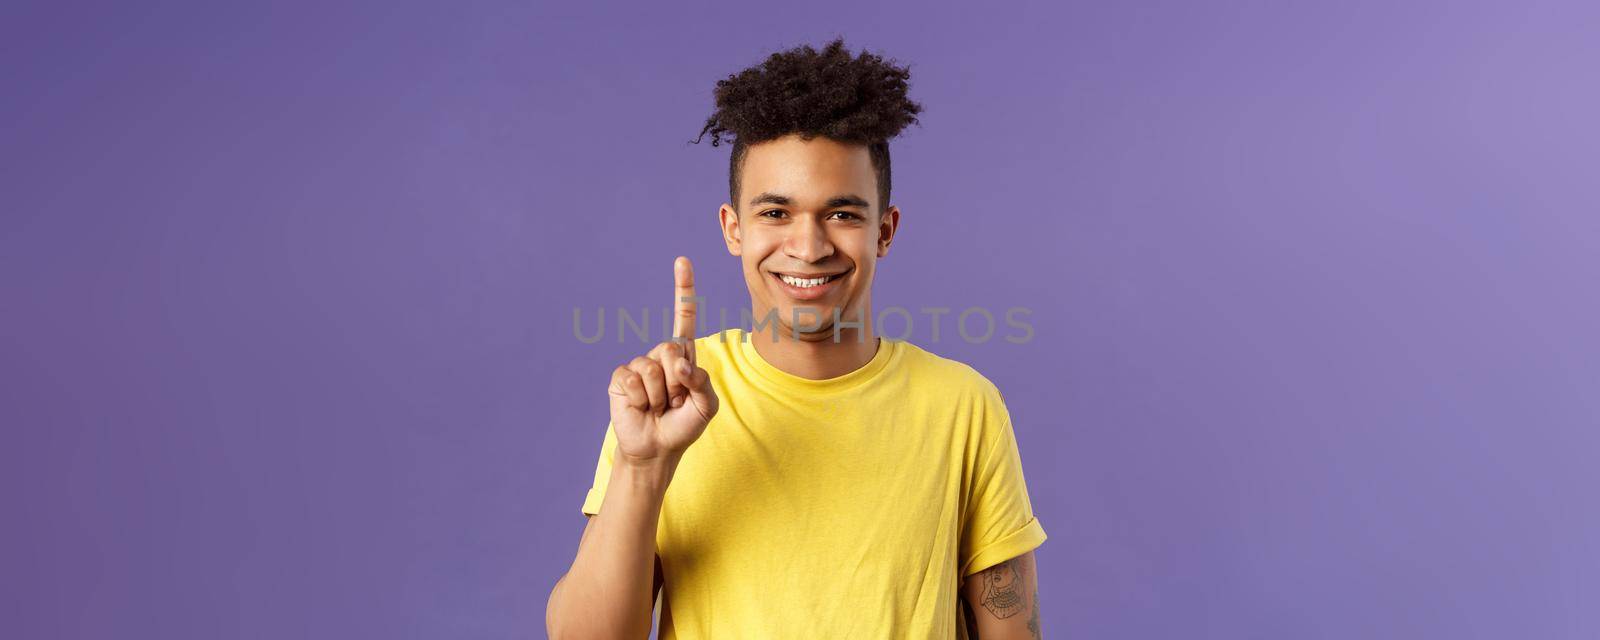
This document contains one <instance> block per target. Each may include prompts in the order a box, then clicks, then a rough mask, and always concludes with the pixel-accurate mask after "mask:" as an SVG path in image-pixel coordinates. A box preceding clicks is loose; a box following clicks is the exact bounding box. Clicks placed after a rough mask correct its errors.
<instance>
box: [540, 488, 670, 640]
mask: <svg viewBox="0 0 1600 640" xmlns="http://www.w3.org/2000/svg"><path fill="white" fill-rule="evenodd" d="M670 474H671V469H670V468H665V469H663V468H652V467H648V466H646V467H643V468H641V467H639V466H635V465H632V464H630V463H621V462H620V461H619V464H617V465H616V466H614V467H612V470H611V482H610V484H609V485H608V489H607V491H606V497H605V501H604V502H603V503H602V505H601V508H600V514H599V515H595V516H590V517H589V521H588V522H587V523H585V524H584V527H583V537H582V538H581V539H580V540H579V541H578V555H577V558H575V559H574V560H573V561H572V567H571V568H570V569H568V570H567V573H566V575H564V576H562V577H561V579H560V580H559V581H557V582H556V586H555V589H553V590H552V591H551V592H550V601H549V603H548V604H547V605H546V607H545V630H546V632H548V633H549V634H550V637H551V638H555V639H558V640H559V639H561V638H569V637H570V638H646V637H648V636H649V635H650V613H651V610H652V608H653V604H654V602H655V597H656V593H657V591H658V590H659V589H660V588H661V581H662V577H661V570H660V559H659V558H658V557H657V556H656V535H655V534H656V523H657V521H658V520H659V518H660V515H661V499H662V496H663V495H664V494H665V492H666V486H667V483H668V481H670V479H671V475H670ZM658 488H659V489H658Z"/></svg>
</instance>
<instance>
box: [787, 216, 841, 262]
mask: <svg viewBox="0 0 1600 640" xmlns="http://www.w3.org/2000/svg"><path fill="white" fill-rule="evenodd" d="M783 253H784V254H785V255H787V256H789V257H791V258H794V259H795V260H799V261H801V262H808V263H809V262H819V261H822V260H824V259H826V258H827V257H828V256H831V255H833V243H832V242H829V241H828V233H827V230H825V229H823V227H822V224H821V223H820V222H801V223H798V224H791V225H789V235H788V237H786V238H784V239H783Z"/></svg>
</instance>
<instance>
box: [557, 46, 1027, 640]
mask: <svg viewBox="0 0 1600 640" xmlns="http://www.w3.org/2000/svg"><path fill="white" fill-rule="evenodd" d="M908 77H909V74H908V73H907V72H906V71H905V70H903V69H899V68H896V67H893V66H890V65H888V64H886V63H884V61H883V60H882V59H881V58H878V57H876V56H873V55H870V54H867V53H863V54H861V56H860V57H859V58H856V59H852V58H851V57H850V56H849V55H848V54H846V53H845V52H844V51H843V42H842V41H841V40H835V41H833V42H832V43H830V44H829V45H828V46H827V47H825V48H824V50H823V51H822V52H820V53H818V52H817V51H815V50H814V49H812V48H810V47H801V48H798V49H793V50H790V51H788V52H783V53H778V54H774V55H773V56H771V57H770V58H769V59H768V60H767V61H766V62H765V63H763V64H762V65H759V66H757V67H752V68H751V69H747V70H745V71H744V72H741V73H740V74H737V75H735V76H732V77H730V78H729V79H728V80H724V81H722V82H719V83H718V87H717V92H716V95H717V103H718V112H717V113H716V114H715V115H714V116H712V118H711V120H710V121H708V123H707V124H706V129H705V130H703V131H702V135H704V133H705V131H707V130H709V131H711V132H712V133H713V139H712V145H713V146H715V145H716V144H717V143H718V134H720V133H723V132H732V133H733V134H734V136H735V145H734V149H733V152H732V158H731V160H730V176H729V190H730V200H729V202H728V203H726V204H724V205H722V207H721V209H720V210H719V211H718V216H719V221H720V224H721V229H722V235H723V240H724V241H725V242H726V244H727V247H728V251H729V253H731V254H732V255H734V256H737V257H739V258H740V262H741V264H742V269H743V274H744V279H745V284H746V285H747V287H748V289H749V292H750V301H751V309H752V311H753V312H754V313H753V316H754V318H753V319H754V320H755V322H754V328H753V330H750V331H746V330H744V329H731V330H727V331H723V332H721V333H718V334H715V335H710V336H705V337H699V338H695V337H694V336H695V326H696V322H695V321H696V317H695V313H696V306H695V303H694V300H693V296H694V274H693V271H692V267H691V265H690V263H689V261H688V259H687V258H683V257H679V258H678V259H677V260H676V261H675V262H674V265H673V266H674V269H673V271H674V279H675V285H676V286H675V289H674V292H673V293H674V302H675V307H676V312H677V313H676V314H675V316H674V318H675V322H674V331H673V335H674V336H676V337H677V339H675V340H672V341H667V342H663V343H662V344H660V345H657V346H656V347H655V348H653V349H651V350H650V351H649V352H648V353H647V354H645V355H642V356H640V357H637V358H634V359H633V360H632V361H631V362H628V363H626V364H624V365H622V366H619V367H617V368H616V369H615V370H614V371H613V372H612V375H611V380H610V386H609V388H608V395H609V397H610V411H611V424H610V425H609V426H608V427H607V429H606V433H605V437H604V440H603V442H602V445H601V453H600V459H599V462H598V464H597V466H596V469H595V477H594V485H593V488H592V489H591V490H590V491H589V494H588V496H587V497H586V498H585V500H584V503H583V512H584V513H585V514H588V515H589V520H588V523H587V524H586V525H585V526H584V530H583V536H582V539H581V541H580V542H579V544H578V552H577V557H576V558H575V559H574V560H573V563H572V567H571V569H569V570H568V571H567V573H566V575H565V576H563V577H562V579H561V580H560V581H559V582H557V584H556V587H555V589H554V590H553V591H552V592H551V594H550V601H549V604H548V607H547V610H546V626H547V628H548V631H549V633H550V635H551V637H553V638H645V637H647V636H648V635H649V632H650V625H651V612H652V603H653V601H654V600H655V598H656V594H657V593H660V595H661V603H662V604H661V613H660V637H661V638H684V639H687V638H958V637H981V638H985V639H991V638H1038V637H1040V631H1039V598H1038V587H1037V585H1038V570H1037V566H1038V565H1037V564H1036V563H1035V561H1034V555H1033V550H1034V549H1035V548H1037V547H1038V546H1039V545H1040V544H1041V543H1042V542H1044V540H1045V532H1044V529H1043V527H1042V526H1041V525H1040V524H1039V522H1038V520H1037V519H1035V518H1034V515H1033V511H1032V505H1031V504H1030V502H1029V499H1028V493H1027V487H1026V484H1025V482H1024V480H1023V475H1022V466H1021V460H1020V456H1019V453H1018V447H1017V444H1016V441H1015V437H1014V432H1013V430H1012V426H1011V422H1010V417H1009V415H1008V413H1007V411H1006V408H1005V404H1004V402H1003V401H1002V398H1001V396H1000V393H999V391H998V390H997V389H996V388H995V387H994V385H993V384H991V383H990V382H989V381H988V380H987V379H986V378H984V377H983V376H982V375H980V374H978V373H977V372H976V371H974V370H973V369H972V368H971V367H968V366H967V365H965V364H962V363H959V362H955V361H953V360H949V359H945V358H942V357H939V356H937V355H934V354H932V353H930V352H928V351H925V350H923V349H921V348H918V347H917V346H915V345H913V344H911V343H909V342H899V341H888V340H881V339H879V338H878V337H876V335H875V333H874V327H873V326H872V318H873V314H872V311H871V309H872V295H871V294H872V282H873V276H874V273H875V272H876V269H877V261H878V259H879V258H883V257H885V256H886V255H888V251H889V246H890V243H891V241H892V240H893V239H894V236H895V232H896V230H897V228H898V226H899V222H900V210H899V208H898V207H895V206H889V205H887V203H888V202H889V184H890V180H889V156H888V142H887V141H888V140H889V139H890V138H892V137H894V136H895V135H897V134H898V133H899V131H900V130H901V129H903V128H904V127H905V126H907V125H908V124H910V123H912V122H915V117H914V116H915V114H916V113H918V112H919V111H920V109H921V107H920V106H919V105H917V104H916V103H914V102H910V101H908V100H906V98H905V90H906V79H907V78H908Z"/></svg>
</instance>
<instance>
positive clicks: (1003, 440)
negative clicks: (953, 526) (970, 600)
mask: <svg viewBox="0 0 1600 640" xmlns="http://www.w3.org/2000/svg"><path fill="white" fill-rule="evenodd" d="M997 405H998V406H996V407H995V409H994V410H993V411H991V412H989V413H988V414H987V417H986V419H985V422H987V423H988V424H987V425H986V426H987V427H988V428H987V429H984V430H983V431H986V432H988V433H987V434H982V435H987V436H988V437H980V439H979V442H981V443H983V444H982V445H980V448H979V449H978V450H977V451H976V452H974V454H973V459H974V461H975V464H974V466H973V468H972V469H973V471H972V474H971V476H970V481H969V486H968V487H967V509H966V511H965V513H963V515H962V523H961V557H960V565H961V576H962V577H966V576H969V575H972V574H974V573H977V572H979V571H982V570H984V569H987V568H989V567H992V566H994V565H997V564H999V563H1001V562H1004V561H1006V560H1009V559H1011V558H1015V557H1017V556H1020V555H1022V554H1024V553H1027V552H1029V551H1032V550H1033V549H1035V548H1037V547H1038V546H1039V545H1040V544H1042V543H1043V542H1044V541H1045V537H1046V536H1045V532H1044V527H1043V525H1041V524H1039V520H1038V519H1037V518H1035V517H1034V515H1033V503H1032V502H1031V501H1029V499H1028V485H1027V482H1026V481H1025V480H1024V479H1023V475H1022V456H1021V454H1020V453H1019V452H1018V448H1017V440H1016V433H1015V432H1014V431H1013V429H1012V427H1011V418H1010V416H1009V415H1008V414H1007V412H1006V410H1005V408H1004V405H999V404H998V403H997Z"/></svg>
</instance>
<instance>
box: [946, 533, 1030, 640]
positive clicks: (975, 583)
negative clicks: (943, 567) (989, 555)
mask: <svg viewBox="0 0 1600 640" xmlns="http://www.w3.org/2000/svg"><path fill="white" fill-rule="evenodd" d="M1037 567H1038V564H1037V563H1036V562H1035V561H1034V557H1033V552H1032V551H1029V552H1027V553H1024V554H1022V555H1020V556H1017V557H1015V558H1012V559H1010V560H1007V561H1005V562H1002V563H1000V564H997V565H995V566H992V567H989V568H988V569H984V570H983V571H979V572H977V573H974V574H972V575H970V576H967V577H966V580H965V581H964V582H962V584H961V606H962V607H963V608H962V613H963V615H964V617H965V618H966V622H967V637H968V638H972V639H974V640H977V639H980V638H981V639H982V640H1038V638H1040V637H1041V636H1040V635H1039V572H1038V570H1037Z"/></svg>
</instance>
